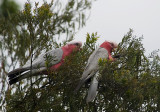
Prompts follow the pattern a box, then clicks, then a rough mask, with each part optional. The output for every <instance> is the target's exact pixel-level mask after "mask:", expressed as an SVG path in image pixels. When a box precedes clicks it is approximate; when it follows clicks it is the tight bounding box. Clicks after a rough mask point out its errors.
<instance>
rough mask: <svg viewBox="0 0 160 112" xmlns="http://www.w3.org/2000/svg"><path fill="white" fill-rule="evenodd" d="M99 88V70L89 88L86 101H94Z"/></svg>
mask: <svg viewBox="0 0 160 112" xmlns="http://www.w3.org/2000/svg"><path fill="white" fill-rule="evenodd" d="M97 88H98V72H97V73H96V74H95V76H94V77H93V80H92V82H91V84H90V87H89V90H88V96H87V99H86V102H87V103H88V102H92V101H93V100H94V99H95V97H96V95H97Z"/></svg>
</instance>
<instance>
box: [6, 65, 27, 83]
mask: <svg viewBox="0 0 160 112" xmlns="http://www.w3.org/2000/svg"><path fill="white" fill-rule="evenodd" d="M29 69H30V67H25V68H17V69H14V70H13V71H11V72H9V73H8V74H7V75H8V77H9V80H11V79H14V78H15V77H17V76H18V75H20V74H21V73H23V72H25V71H27V70H29Z"/></svg>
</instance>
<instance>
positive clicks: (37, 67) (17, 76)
mask: <svg viewBox="0 0 160 112" xmlns="http://www.w3.org/2000/svg"><path fill="white" fill-rule="evenodd" d="M81 46H82V43H81V42H80V41H75V42H74V41H72V42H69V43H68V44H67V45H65V46H63V47H61V48H57V49H53V50H50V51H48V52H46V53H45V54H42V55H40V57H38V58H37V59H35V60H34V61H33V62H32V65H31V64H26V65H24V66H22V67H20V68H17V69H15V70H13V71H11V72H9V73H8V74H7V75H8V77H9V84H10V85H12V84H14V83H16V82H18V81H20V80H22V79H24V78H28V77H31V76H36V75H39V74H43V73H45V74H48V72H47V71H48V70H50V71H54V70H57V69H58V68H59V67H60V66H61V65H62V64H63V63H64V59H65V58H66V56H69V55H70V54H71V53H72V52H73V51H75V52H78V51H79V49H80V47H81ZM31 69H32V70H31Z"/></svg>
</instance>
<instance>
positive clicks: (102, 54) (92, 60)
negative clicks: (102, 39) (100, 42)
mask: <svg viewBox="0 0 160 112" xmlns="http://www.w3.org/2000/svg"><path fill="white" fill-rule="evenodd" d="M100 58H102V59H104V58H106V59H107V58H108V51H107V50H106V49H105V48H101V47H99V48H97V49H96V50H95V51H94V52H93V53H92V54H91V55H90V57H89V59H88V63H87V65H86V68H85V70H84V72H83V74H82V77H81V80H80V82H79V84H78V86H77V87H76V89H75V92H77V91H78V90H79V88H80V87H81V86H82V85H83V84H84V83H85V81H86V80H88V79H89V78H91V77H92V76H93V75H95V73H96V72H97V71H98V61H99V59H100Z"/></svg>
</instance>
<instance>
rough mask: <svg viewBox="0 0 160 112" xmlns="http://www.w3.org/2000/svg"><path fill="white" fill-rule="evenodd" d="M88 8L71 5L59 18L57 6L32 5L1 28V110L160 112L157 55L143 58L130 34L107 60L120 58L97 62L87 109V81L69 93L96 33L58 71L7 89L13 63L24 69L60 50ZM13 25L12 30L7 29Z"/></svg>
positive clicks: (139, 43)
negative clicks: (95, 85) (43, 53)
mask: <svg viewBox="0 0 160 112" xmlns="http://www.w3.org/2000/svg"><path fill="white" fill-rule="evenodd" d="M89 3H90V2H88V1H85V2H82V1H79V2H78V1H77V2H75V1H72V0H70V1H69V2H68V3H67V5H66V7H65V9H64V10H62V11H61V12H59V10H57V9H56V10H57V11H58V12H54V11H53V10H51V8H53V9H54V8H55V7H56V6H58V5H57V4H58V2H51V3H50V4H48V3H44V4H42V6H39V5H38V3H36V4H35V8H33V7H32V5H31V4H30V3H26V4H25V8H24V10H23V11H20V12H19V13H18V14H17V15H16V16H15V17H13V18H12V19H13V20H12V21H8V22H7V23H6V24H2V23H0V25H2V26H3V27H1V28H0V33H1V36H2V41H3V42H5V43H0V47H1V52H2V55H0V56H1V57H2V59H3V60H2V63H1V64H2V65H1V68H0V70H1V72H0V73H1V82H2V83H1V84H2V87H3V88H1V90H3V91H2V93H3V95H2V97H3V98H2V100H1V105H2V107H3V110H7V111H8V112H14V111H16V112H22V111H24V112H26V111H42V112H43V111H46V112H48V111H51V112H52V111H53V112H66V111H68V112H81V111H82V112H86V111H87V112H101V111H107V112H112V111H113V112H115V111H136V112H138V111H159V110H160V95H159V91H160V57H159V56H158V53H157V52H158V51H154V52H152V53H151V54H150V55H149V56H146V55H145V49H144V47H143V44H142V40H143V38H142V37H140V38H138V37H136V36H134V35H133V31H132V30H130V31H129V32H128V33H127V34H126V35H125V36H124V37H123V38H122V41H121V42H120V43H119V45H118V49H117V50H116V51H114V52H113V54H112V55H113V56H117V55H119V56H120V58H117V59H116V60H115V61H114V62H111V61H109V60H101V59H100V60H99V66H100V70H99V86H98V94H97V96H96V98H95V100H94V102H90V103H88V104H87V103H86V95H87V91H88V88H89V84H90V81H88V82H87V83H86V84H85V85H84V86H83V87H82V88H81V89H80V91H79V92H78V93H77V94H74V92H73V91H74V89H75V87H76V86H77V84H78V81H79V78H80V77H81V75H82V73H83V70H84V67H85V65H86V62H87V60H88V57H89V56H90V54H91V53H92V52H93V51H94V50H95V49H96V47H97V46H96V45H97V43H96V42H97V39H98V38H100V37H99V36H97V33H95V34H94V33H93V34H91V35H90V34H87V35H86V42H85V43H84V45H83V47H82V49H81V50H80V51H79V52H78V53H76V52H74V53H73V54H72V55H71V56H69V57H67V58H66V59H65V64H64V65H63V66H62V67H61V68H60V69H59V70H58V71H54V72H51V73H50V74H49V75H41V76H37V77H32V78H29V79H24V80H22V81H21V82H19V83H16V84H14V85H13V86H8V84H7V79H6V75H5V74H6V72H8V70H9V68H14V67H15V65H17V64H16V62H19V63H20V65H23V64H24V63H26V61H27V60H30V57H31V62H32V59H33V58H36V57H37V56H38V55H39V54H40V52H41V51H42V50H43V49H44V48H45V50H44V51H47V50H49V49H50V48H51V47H55V48H56V47H59V46H61V45H63V44H65V43H66V42H67V41H70V40H72V39H73V34H74V33H75V32H76V30H77V27H75V26H76V25H78V27H79V26H82V23H83V22H82V20H83V21H84V20H85V19H83V16H84V14H83V11H82V12H81V10H82V9H83V10H84V11H85V9H86V8H87V6H88V5H89ZM84 4H85V5H84ZM89 6H90V5H89ZM79 9H80V10H79ZM78 11H80V12H78ZM77 12H78V15H76V13H77ZM79 14H80V15H79ZM43 15H45V16H43ZM78 18H79V19H80V21H81V22H80V23H79V20H77V19H78ZM2 21H6V20H2ZM76 22H78V23H76ZM12 25H16V26H17V27H11V26H12ZM6 28H7V30H6ZM70 31H73V32H70ZM64 35H65V37H64ZM61 36H62V37H61ZM59 37H61V38H60V39H62V40H64V42H62V44H59V43H58V42H57V40H58V38H59ZM66 37H68V38H66ZM6 55H9V56H8V57H6ZM2 76H3V77H2Z"/></svg>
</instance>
